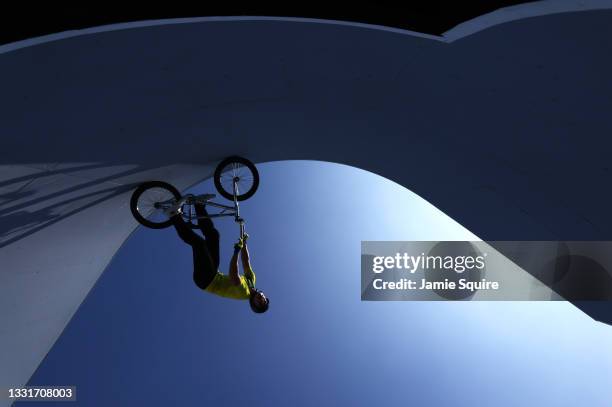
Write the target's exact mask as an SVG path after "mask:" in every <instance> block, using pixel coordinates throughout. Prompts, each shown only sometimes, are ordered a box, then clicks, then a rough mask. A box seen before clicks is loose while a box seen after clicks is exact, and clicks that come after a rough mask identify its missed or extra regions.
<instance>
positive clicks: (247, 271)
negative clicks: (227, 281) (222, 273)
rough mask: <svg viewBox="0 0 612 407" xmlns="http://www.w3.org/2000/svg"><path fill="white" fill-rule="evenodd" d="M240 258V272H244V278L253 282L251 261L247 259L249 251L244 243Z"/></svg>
mask: <svg viewBox="0 0 612 407" xmlns="http://www.w3.org/2000/svg"><path fill="white" fill-rule="evenodd" d="M241 258H242V270H244V276H245V277H246V278H248V279H249V280H251V281H253V282H255V278H254V277H255V276H254V273H253V269H252V268H251V259H250V258H249V249H248V248H247V244H246V242H244V247H243V248H242V251H241Z"/></svg>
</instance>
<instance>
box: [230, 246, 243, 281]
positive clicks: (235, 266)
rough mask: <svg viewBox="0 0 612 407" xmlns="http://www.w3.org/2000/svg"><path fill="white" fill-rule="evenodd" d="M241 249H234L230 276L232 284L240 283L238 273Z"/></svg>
mask: <svg viewBox="0 0 612 407" xmlns="http://www.w3.org/2000/svg"><path fill="white" fill-rule="evenodd" d="M239 251H240V250H239V249H236V250H234V255H233V256H232V259H231V260H230V265H229V278H230V281H231V282H232V284H234V285H240V276H239V275H238V252H239Z"/></svg>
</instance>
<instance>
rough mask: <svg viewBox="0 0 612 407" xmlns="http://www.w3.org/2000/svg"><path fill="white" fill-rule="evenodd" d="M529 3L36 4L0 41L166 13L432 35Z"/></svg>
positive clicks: (7, 22)
mask: <svg viewBox="0 0 612 407" xmlns="http://www.w3.org/2000/svg"><path fill="white" fill-rule="evenodd" d="M521 3H527V2H526V1H517V0H505V1H499V0H490V1H482V0H472V1H457V2H449V1H421V2H403V4H402V5H401V7H400V6H397V5H396V6H384V5H380V4H365V5H351V6H350V8H337V9H334V8H329V7H321V6H314V5H307V6H299V5H296V4H293V3H292V4H291V5H290V6H289V5H285V6H279V5H274V6H272V5H265V4H261V3H257V4H249V5H241V4H239V3H235V2H231V3H229V4H227V3H226V2H218V3H216V4H205V5H199V6H196V5H176V4H173V5H169V4H168V3H165V2H164V3H162V4H161V5H160V4H157V5H155V4H152V3H150V4H148V5H146V6H140V7H133V6H132V7H127V6H120V5H115V4H114V5H109V4H99V5H96V4H95V3H87V6H84V5H79V6H61V5H57V3H54V5H53V7H51V6H38V5H36V6H35V7H34V6H30V7H27V8H26V7H23V6H22V7H20V8H14V7H12V8H10V9H9V8H6V9H4V10H2V13H1V14H0V44H6V43H10V42H14V41H19V40H23V39H27V38H32V37H38V36H42V35H47V34H53V33H57V32H61V31H67V30H75V29H82V28H88V27H95V26H100V25H106V24H115V23H123V22H129V21H139V20H156V19H164V18H182V17H204V16H240V15H245V16H247V15H248V16H282V17H308V18H321V19H330V20H344V21H354V22H361V23H368V24H376V25H385V26H390V27H396V28H403V29H407V30H412V31H418V32H422V33H428V34H442V33H443V32H445V31H447V30H449V29H450V28H452V27H454V26H456V25H457V24H460V23H462V22H464V21H467V20H470V19H472V18H474V17H477V16H479V15H482V14H486V13H489V12H491V11H494V10H497V9H499V8H502V7H507V6H511V5H515V4H521Z"/></svg>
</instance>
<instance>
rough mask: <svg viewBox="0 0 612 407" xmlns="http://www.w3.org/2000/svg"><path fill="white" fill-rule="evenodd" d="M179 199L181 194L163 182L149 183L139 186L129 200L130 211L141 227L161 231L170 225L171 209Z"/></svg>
mask: <svg viewBox="0 0 612 407" xmlns="http://www.w3.org/2000/svg"><path fill="white" fill-rule="evenodd" d="M179 199H181V193H180V192H179V191H178V190H177V189H176V188H175V187H173V186H172V185H170V184H168V183H167V182H163V181H149V182H145V183H144V184H140V185H139V186H138V188H136V190H135V191H134V193H133V194H132V198H131V199H130V210H131V211H132V215H134V218H135V219H136V220H137V221H138V223H140V224H141V225H143V226H146V227H148V228H152V229H163V228H167V227H168V226H170V225H172V219H171V217H170V214H169V210H168V209H169V208H171V207H172V206H173V205H174V204H176V202H177V201H178V200H179Z"/></svg>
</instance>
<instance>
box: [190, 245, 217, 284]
mask: <svg viewBox="0 0 612 407" xmlns="http://www.w3.org/2000/svg"><path fill="white" fill-rule="evenodd" d="M218 270H219V269H218V267H215V265H214V264H213V260H212V257H211V256H210V252H209V251H208V247H207V244H206V242H205V241H202V243H201V244H200V245H198V246H194V247H193V282H194V283H195V285H197V286H198V287H199V288H201V289H202V290H205V289H206V287H208V285H209V284H210V283H211V282H212V281H213V279H214V278H215V276H216V275H217V272H218Z"/></svg>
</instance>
